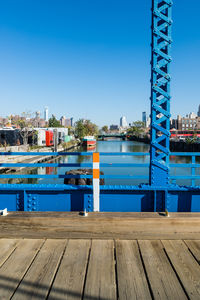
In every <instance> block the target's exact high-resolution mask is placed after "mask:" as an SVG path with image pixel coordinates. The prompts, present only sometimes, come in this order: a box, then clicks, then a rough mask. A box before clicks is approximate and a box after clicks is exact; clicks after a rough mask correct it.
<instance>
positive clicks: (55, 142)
mask: <svg viewBox="0 0 200 300" xmlns="http://www.w3.org/2000/svg"><path fill="white" fill-rule="evenodd" d="M53 151H54V152H57V151H58V130H57V129H54V130H53Z"/></svg>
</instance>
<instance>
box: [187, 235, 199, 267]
mask: <svg viewBox="0 0 200 300" xmlns="http://www.w3.org/2000/svg"><path fill="white" fill-rule="evenodd" d="M185 243H186V245H187V246H188V248H189V249H190V251H191V252H192V254H193V255H194V256H195V258H196V260H197V261H198V263H200V241H192V240H186V241H185Z"/></svg>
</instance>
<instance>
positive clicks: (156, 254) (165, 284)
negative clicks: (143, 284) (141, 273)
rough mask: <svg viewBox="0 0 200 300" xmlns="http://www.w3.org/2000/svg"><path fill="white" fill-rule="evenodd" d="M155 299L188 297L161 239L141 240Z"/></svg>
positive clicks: (140, 243)
mask: <svg viewBox="0 0 200 300" xmlns="http://www.w3.org/2000/svg"><path fill="white" fill-rule="evenodd" d="M139 246H140V249H141V254H142V258H143V261H144V265H145V268H146V272H147V276H148V279H149V282H150V285H151V290H152V293H153V296H154V299H162V300H163V299H187V297H186V295H185V293H184V291H183V289H182V287H181V285H180V283H179V281H178V279H177V277H176V274H175V272H174V271H173V269H172V267H171V265H170V263H169V261H168V258H167V256H166V254H165V252H164V250H163V245H162V243H161V242H160V241H139Z"/></svg>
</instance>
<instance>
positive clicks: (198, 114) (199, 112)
mask: <svg viewBox="0 0 200 300" xmlns="http://www.w3.org/2000/svg"><path fill="white" fill-rule="evenodd" d="M197 116H198V117H200V105H199V110H198V112H197Z"/></svg>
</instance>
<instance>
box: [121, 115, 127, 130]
mask: <svg viewBox="0 0 200 300" xmlns="http://www.w3.org/2000/svg"><path fill="white" fill-rule="evenodd" d="M120 127H122V128H127V127H128V123H127V121H126V117H124V116H123V117H121V118H120Z"/></svg>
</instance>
